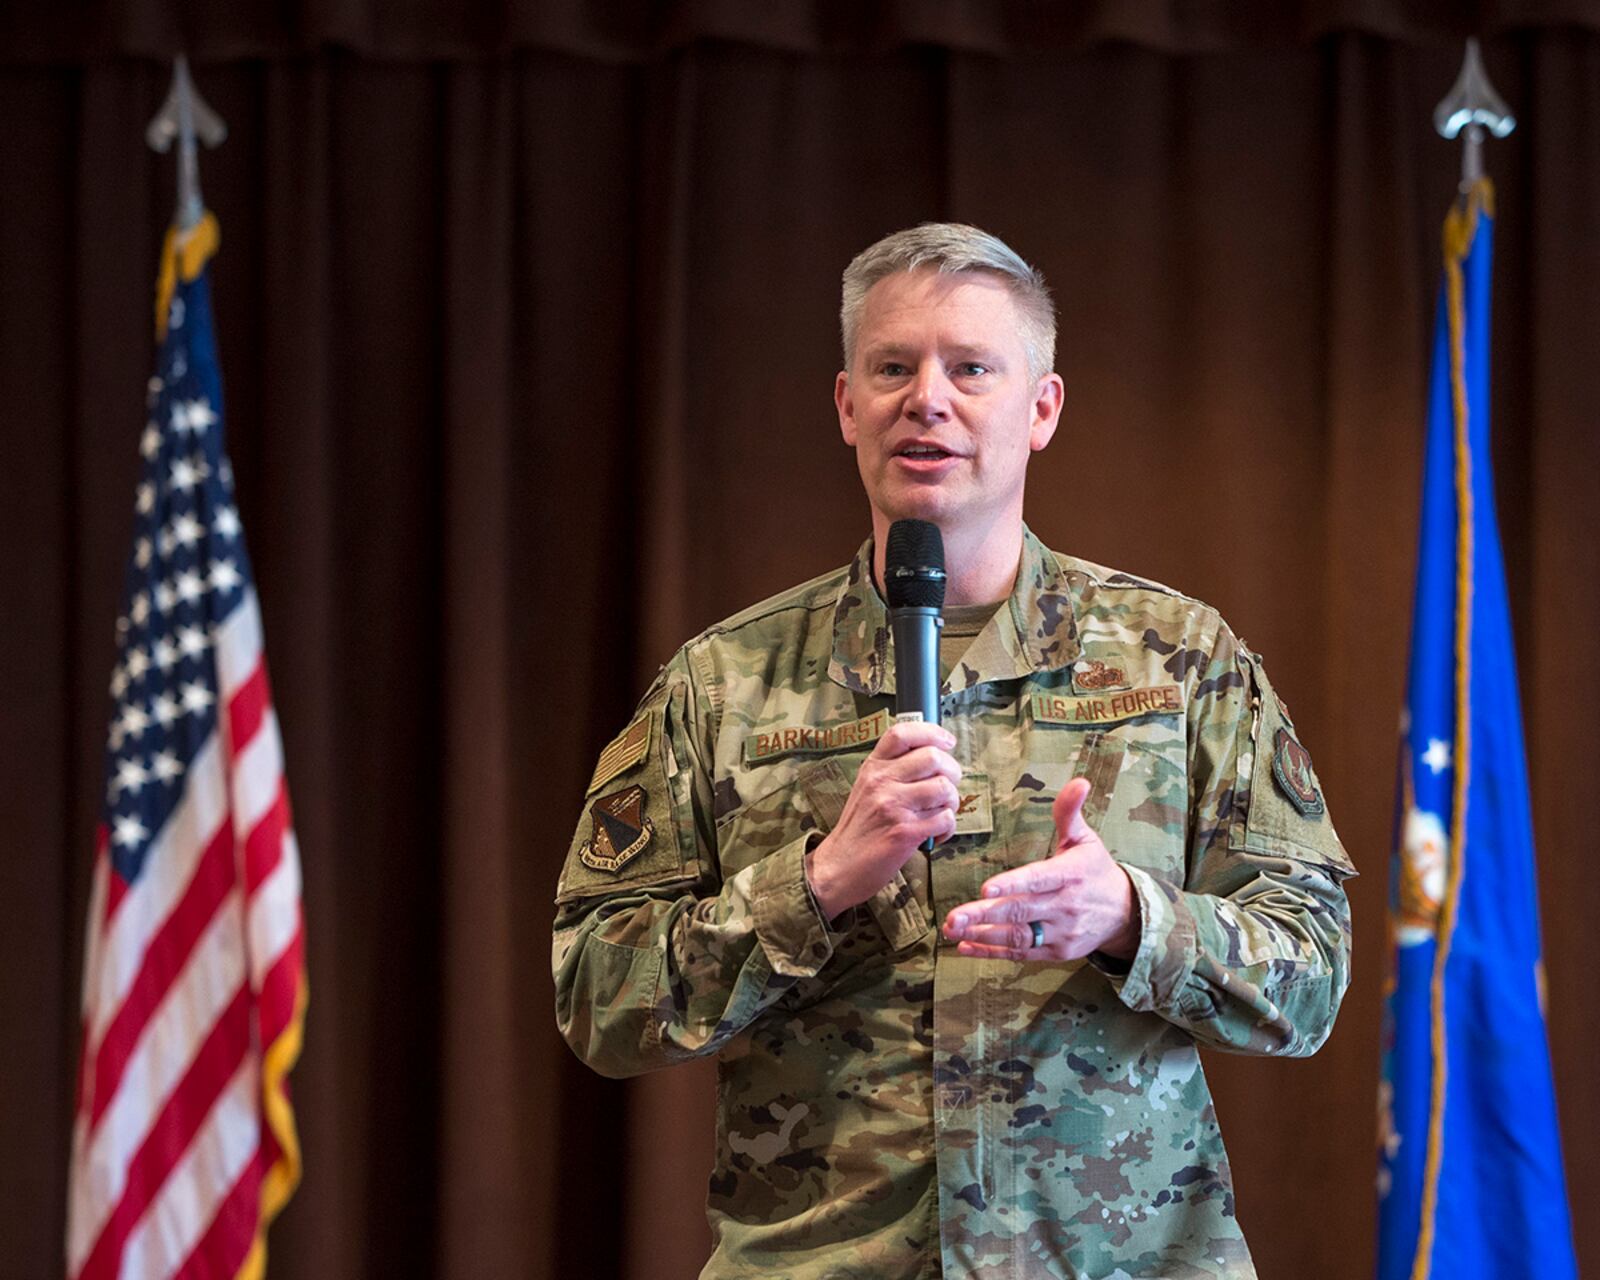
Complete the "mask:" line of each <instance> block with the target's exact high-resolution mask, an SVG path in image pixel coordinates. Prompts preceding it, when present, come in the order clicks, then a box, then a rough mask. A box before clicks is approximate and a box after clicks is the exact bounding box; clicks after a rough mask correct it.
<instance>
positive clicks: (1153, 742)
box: [1028, 715, 1189, 884]
mask: <svg viewBox="0 0 1600 1280" xmlns="http://www.w3.org/2000/svg"><path fill="white" fill-rule="evenodd" d="M1029 751H1030V760H1029V765H1028V767H1029V770H1030V773H1031V775H1032V776H1033V778H1034V780H1035V781H1037V782H1039V783H1041V784H1042V786H1041V788H1040V793H1039V797H1038V799H1039V801H1041V802H1043V801H1054V799H1055V797H1056V794H1057V793H1058V792H1059V791H1060V789H1061V788H1062V787H1064V786H1065V785H1066V784H1067V783H1068V782H1069V781H1070V780H1072V779H1073V778H1086V779H1088V781H1089V785H1090V788H1091V790H1090V792H1089V799H1088V802H1087V803H1086V804H1085V806H1084V818H1085V819H1086V820H1087V821H1088V823H1089V825H1090V826H1091V827H1093V828H1094V829H1095V831H1096V832H1097V833H1098V834H1099V836H1100V838H1101V839H1102V840H1103V841H1104V842H1105V845H1106V848H1107V849H1109V850H1110V851H1111V855H1112V857H1114V858H1116V859H1117V860H1118V861H1119V862H1126V863H1129V864H1131V865H1134V866H1138V867H1141V868H1143V869H1144V870H1147V871H1150V872H1153V873H1154V874H1156V875H1158V876H1160V877H1162V878H1163V879H1165V880H1170V881H1173V882H1175V883H1179V884H1181V883H1182V882H1183V879H1184V875H1185V866H1186V857H1185V847H1186V842H1187V837H1188V826H1189V788H1188V765H1187V761H1188V749H1187V743H1186V740H1185V736H1184V729H1183V718H1182V716H1171V715H1164V716H1149V717H1145V718H1143V719H1140V720H1128V721H1124V722H1123V723H1120V724H1116V725H1111V726H1107V727H1104V728H1093V729H1089V728H1078V727H1074V726H1069V725H1049V724H1043V725H1040V724H1036V725H1035V726H1034V727H1033V731H1032V732H1031V733H1030V735H1029ZM1040 809H1041V811H1042V813H1043V815H1044V817H1045V819H1046V821H1049V810H1048V808H1045V807H1044V805H1043V804H1041V805H1040ZM1035 820H1037V819H1035ZM1050 827H1051V833H1052V834H1053V832H1054V824H1053V822H1051V823H1050Z"/></svg>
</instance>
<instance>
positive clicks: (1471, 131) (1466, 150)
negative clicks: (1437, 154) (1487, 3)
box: [1433, 37, 1517, 192]
mask: <svg viewBox="0 0 1600 1280" xmlns="http://www.w3.org/2000/svg"><path fill="white" fill-rule="evenodd" d="M1433 127H1434V128H1435V129H1436V130H1438V132H1439V136H1440V137H1443V138H1455V137H1460V138H1461V140H1462V148H1461V190H1462V191H1463V192H1466V191H1470V190H1471V189H1472V187H1473V186H1475V185H1476V184H1477V182H1478V181H1479V179H1481V178H1482V177H1483V140H1484V138H1485V137H1487V136H1488V135H1490V134H1493V135H1494V136H1495V137H1496V138H1503V137H1505V136H1506V135H1507V134H1508V133H1510V132H1511V131H1512V130H1513V129H1515V128H1516V127H1517V118H1516V116H1514V115H1512V114H1511V108H1510V107H1508V106H1506V104H1505V99H1503V98H1502V97H1501V96H1500V95H1499V94H1498V93H1496V92H1495V90H1494V85H1492V84H1490V83H1489V73H1488V72H1487V71H1486V70H1484V66H1483V55H1482V53H1481V52H1480V50H1479V48H1478V41H1477V39H1476V38H1472V37H1469V38H1468V40H1467V52H1466V57H1465V58H1463V59H1462V62H1461V72H1460V74H1459V75H1457V76H1456V82H1455V84H1453V85H1452V86H1451V87H1450V92H1449V93H1447V94H1445V96H1444V99H1443V100H1442V101H1441V102H1440V103H1439V105H1438V106H1437V107H1435V108H1434V109H1433Z"/></svg>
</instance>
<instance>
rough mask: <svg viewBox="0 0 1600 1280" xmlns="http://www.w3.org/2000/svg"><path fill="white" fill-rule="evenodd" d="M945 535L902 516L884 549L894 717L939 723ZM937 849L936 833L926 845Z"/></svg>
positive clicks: (925, 849) (926, 850)
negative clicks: (940, 638) (892, 659)
mask: <svg viewBox="0 0 1600 1280" xmlns="http://www.w3.org/2000/svg"><path fill="white" fill-rule="evenodd" d="M944 582H945V576H944V535H943V534H941V533H940V532H939V526H938V525H936V524H930V523H929V522H928V521H926V520H896V521H895V522H894V523H893V524H892V525H890V526H889V541H888V543H887V544H886V545H885V547H884V553H883V594H884V597H885V598H886V599H887V600H888V602H889V633H890V636H891V637H892V638H893V641H894V718H895V719H896V720H926V721H929V722H931V723H933V724H938V723H939V632H940V631H941V630H943V628H944V616H943V614H944ZM922 851H923V852H924V853H932V852H933V837H931V836H930V837H929V838H928V839H927V841H926V842H925V843H924V844H923V846H922Z"/></svg>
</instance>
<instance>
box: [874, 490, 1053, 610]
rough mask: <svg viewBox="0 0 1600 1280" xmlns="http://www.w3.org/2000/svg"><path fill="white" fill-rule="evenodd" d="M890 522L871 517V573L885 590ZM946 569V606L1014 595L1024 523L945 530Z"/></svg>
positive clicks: (995, 600)
mask: <svg viewBox="0 0 1600 1280" xmlns="http://www.w3.org/2000/svg"><path fill="white" fill-rule="evenodd" d="M889 524H890V522H889V521H888V520H886V519H884V518H883V517H882V516H880V515H879V514H878V513H877V512H873V514H872V542H873V547H872V572H873V576H874V577H875V578H876V580H877V583H878V587H879V589H880V590H881V589H882V587H883V557H884V549H885V547H886V546H887V545H888V542H889ZM942 532H943V533H944V567H945V573H946V574H947V575H948V577H947V579H946V582H945V593H944V600H945V603H946V604H947V605H966V604H995V603H998V602H999V601H1001V600H1004V599H1005V598H1006V597H1007V596H1009V595H1010V594H1011V590H1012V588H1013V587H1015V586H1016V584H1017V569H1018V567H1019V566H1020V565H1021V562H1022V521H1021V519H1020V518H1016V517H1012V518H1009V519H1001V520H997V521H995V523H993V524H991V525H988V526H986V527H982V528H978V529H966V528H963V529H957V530H945V531H942Z"/></svg>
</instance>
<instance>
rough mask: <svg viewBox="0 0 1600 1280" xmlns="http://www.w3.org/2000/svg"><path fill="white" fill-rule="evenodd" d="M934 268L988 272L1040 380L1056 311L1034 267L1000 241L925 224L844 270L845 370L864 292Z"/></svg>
mask: <svg viewBox="0 0 1600 1280" xmlns="http://www.w3.org/2000/svg"><path fill="white" fill-rule="evenodd" d="M919 267H932V268H933V269H934V270H935V271H943V272H958V271H987V272H989V273H990V274H992V275H996V276H999V277H1000V280H1001V283H1003V284H1004V285H1005V286H1006V288H1007V289H1009V290H1010V291H1011V297H1012V300H1013V301H1015V303H1016V304H1017V311H1018V312H1019V313H1020V315H1021V316H1022V345H1023V349H1024V350H1025V351H1026V352H1027V356H1028V375H1029V377H1032V378H1038V377H1042V376H1043V375H1044V374H1046V373H1048V372H1050V370H1051V368H1052V367H1054V365H1055V359H1056V306H1055V303H1054V302H1053V301H1052V300H1051V298H1050V289H1049V287H1048V286H1047V285H1046V284H1045V282H1044V275H1043V274H1042V273H1041V272H1040V271H1039V269H1038V268H1037V267H1031V266H1029V265H1028V264H1027V263H1026V262H1024V261H1023V260H1022V259H1021V258H1020V257H1019V256H1018V255H1017V253H1016V252H1015V250H1013V249H1012V248H1011V246H1010V245H1008V244H1006V242H1005V241H1004V240H1002V239H1000V238H999V237H998V236H992V235H990V234H989V233H988V232H987V231H980V230H978V228H977V227H969V226H967V225H966V224H965V223H962V222H924V223H923V224H922V225H921V226H916V227H908V228H907V229H906V230H904V231H896V232H895V233H894V234H893V235H889V236H885V237H884V238H883V239H882V240H879V241H878V242H877V244H874V245H871V246H869V247H868V248H866V249H863V250H862V251H861V252H860V253H858V254H857V255H856V256H855V258H854V259H853V260H852V261H851V263H850V265H849V266H848V267H846V268H845V269H844V289H843V296H842V298H841V301H840V304H839V334H840V337H841V338H842V339H843V342H844V367H845V368H846V369H849V368H850V362H851V361H852V360H853V359H854V358H855V350H856V333H857V331H858V330H859V328H860V326H861V308H862V307H863V306H864V305H865V304H866V300H867V292H868V290H870V289H871V288H872V286H873V285H875V284H877V283H878V281H880V280H882V279H883V278H884V277H885V276H889V275H893V274H894V273H895V272H896V271H915V270H917V269H918V268H919Z"/></svg>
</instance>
